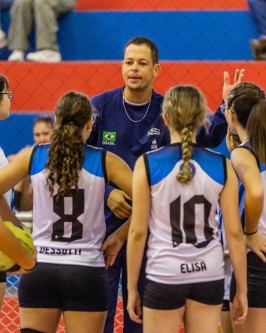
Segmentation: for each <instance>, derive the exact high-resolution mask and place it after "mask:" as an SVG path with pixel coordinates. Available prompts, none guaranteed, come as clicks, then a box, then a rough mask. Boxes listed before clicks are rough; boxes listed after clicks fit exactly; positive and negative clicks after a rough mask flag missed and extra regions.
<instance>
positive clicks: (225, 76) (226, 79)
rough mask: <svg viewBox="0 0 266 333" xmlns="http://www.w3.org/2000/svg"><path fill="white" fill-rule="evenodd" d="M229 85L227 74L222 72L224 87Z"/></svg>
mask: <svg viewBox="0 0 266 333" xmlns="http://www.w3.org/2000/svg"><path fill="white" fill-rule="evenodd" d="M229 84H230V77H229V73H228V72H224V85H229Z"/></svg>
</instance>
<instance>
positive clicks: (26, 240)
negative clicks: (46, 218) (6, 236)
mask: <svg viewBox="0 0 266 333" xmlns="http://www.w3.org/2000/svg"><path fill="white" fill-rule="evenodd" d="M4 225H5V226H6V227H7V228H8V229H9V230H10V231H11V232H12V233H13V235H14V236H15V237H16V238H17V239H18V240H19V241H20V243H21V244H22V246H24V247H25V249H26V250H28V251H29V252H31V253H33V252H34V244H33V239H32V236H31V233H30V232H29V231H28V230H27V228H26V227H24V226H23V225H22V224H19V225H17V224H14V223H13V222H10V221H5V222H4ZM17 269H19V266H18V265H16V263H15V262H14V261H13V260H11V259H10V258H9V257H8V256H7V255H6V254H5V253H4V252H2V251H0V271H2V272H7V271H9V272H11V271H12V270H13V271H14V270H17Z"/></svg>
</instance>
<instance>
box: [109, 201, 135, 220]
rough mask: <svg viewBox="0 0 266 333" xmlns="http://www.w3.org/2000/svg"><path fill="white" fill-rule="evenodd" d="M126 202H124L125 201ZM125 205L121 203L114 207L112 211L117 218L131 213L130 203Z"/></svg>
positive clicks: (126, 216)
mask: <svg viewBox="0 0 266 333" xmlns="http://www.w3.org/2000/svg"><path fill="white" fill-rule="evenodd" d="M125 203H126V202H125ZM126 205H127V206H125V205H122V206H119V207H116V208H115V209H114V210H112V212H113V213H114V214H115V216H116V217H118V218H119V219H126V218H128V217H129V216H130V215H131V212H132V208H131V206H130V205H128V204H127V203H126Z"/></svg>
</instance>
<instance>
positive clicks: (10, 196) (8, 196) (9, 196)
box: [0, 147, 12, 206]
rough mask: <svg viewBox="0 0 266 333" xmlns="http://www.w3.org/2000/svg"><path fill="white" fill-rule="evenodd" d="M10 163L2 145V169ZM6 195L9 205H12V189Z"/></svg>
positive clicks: (0, 157)
mask: <svg viewBox="0 0 266 333" xmlns="http://www.w3.org/2000/svg"><path fill="white" fill-rule="evenodd" d="M7 165H8V160H7V158H6V156H5V153H4V151H3V149H2V148H1V147H0V169H2V168H4V167H5V166H7ZM4 197H5V199H6V201H7V203H8V204H9V206H11V201H12V190H10V191H8V192H6V193H5V194H4Z"/></svg>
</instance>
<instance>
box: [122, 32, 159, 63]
mask: <svg viewBox="0 0 266 333" xmlns="http://www.w3.org/2000/svg"><path fill="white" fill-rule="evenodd" d="M131 44H134V45H143V44H144V45H146V46H148V48H149V49H150V50H151V57H152V62H153V64H154V65H155V64H158V61H159V51H158V48H157V46H156V44H155V43H154V42H153V41H152V40H150V39H149V38H147V37H141V36H140V37H134V38H132V39H130V40H129V41H128V42H127V43H126V45H125V47H124V51H123V54H124V55H125V51H126V48H127V47H128V46H129V45H131Z"/></svg>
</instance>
